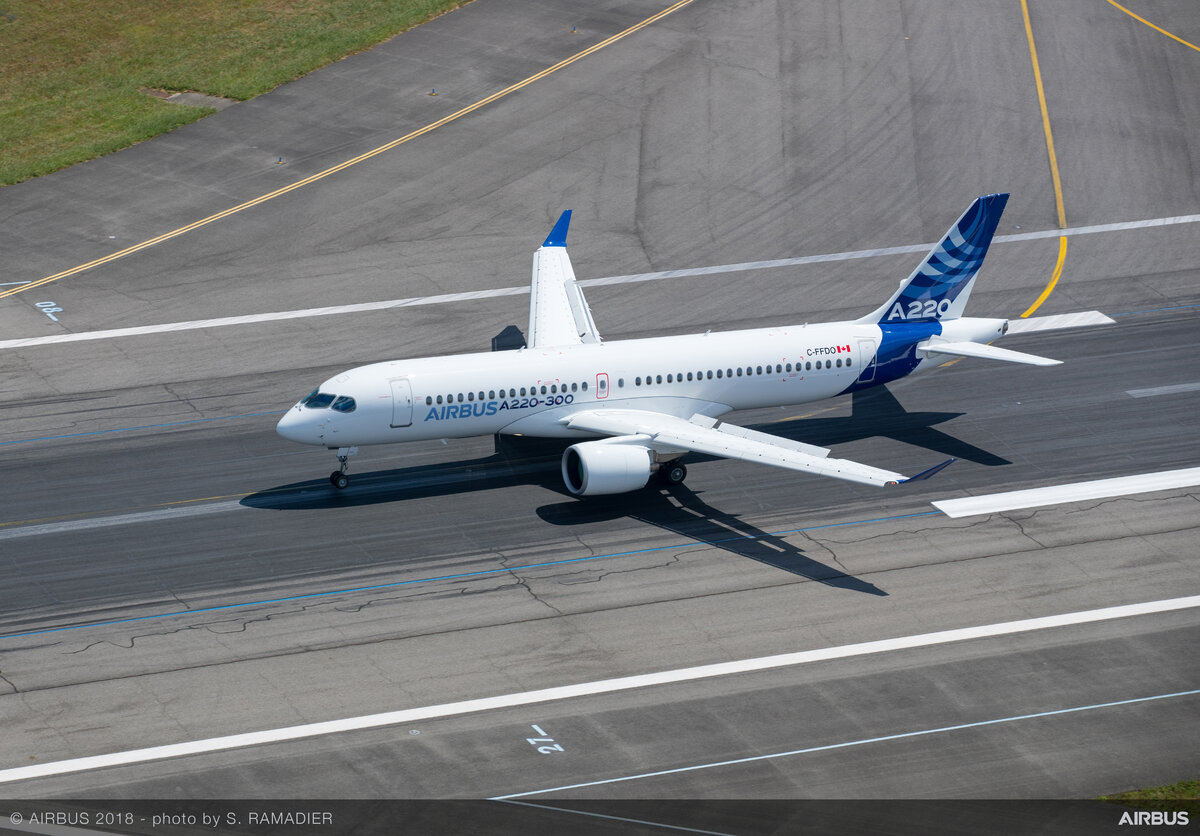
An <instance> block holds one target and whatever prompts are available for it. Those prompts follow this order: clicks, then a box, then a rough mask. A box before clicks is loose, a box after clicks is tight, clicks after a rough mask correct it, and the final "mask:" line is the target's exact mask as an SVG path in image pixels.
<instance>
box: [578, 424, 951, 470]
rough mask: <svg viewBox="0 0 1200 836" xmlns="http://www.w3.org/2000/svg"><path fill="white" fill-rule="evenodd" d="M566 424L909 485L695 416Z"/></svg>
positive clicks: (661, 446) (821, 451)
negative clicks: (687, 418)
mask: <svg viewBox="0 0 1200 836" xmlns="http://www.w3.org/2000/svg"><path fill="white" fill-rule="evenodd" d="M564 420H565V422H566V424H567V426H568V427H570V428H571V429H574V430H581V431H584V432H591V433H598V434H600V435H609V436H639V437H640V438H639V440H641V441H642V442H643V443H646V444H648V445H649V446H651V447H652V448H654V449H655V450H657V451H659V452H679V451H691V452H695V453H704V454H705V455H709V456H718V457H720V458H724V459H738V460H740V461H746V462H754V463H757V464H769V465H772V466H774V467H782V468H785V469H787V470H799V471H803V472H806V473H814V474H816V475H818V476H830V477H832V478H834V479H844V480H846V481H848V482H857V483H859V484H864V485H896V484H899V483H900V482H903V481H906V480H905V477H904V476H903V475H902V474H899V473H894V472H892V471H890V470H883V469H881V468H877V467H871V466H870V465H865V464H860V463H858V462H854V461H850V460H849V459H835V458H829V451H828V450H826V449H825V448H823V447H815V446H813V445H811V444H803V443H802V442H798V441H789V440H788V439H785V438H778V437H776V436H772V435H768V434H767V433H760V432H756V431H754V430H748V429H746V428H744V427H736V426H733V425H730V424H724V423H721V422H718V421H716V420H715V419H713V418H709V417H707V416H700V415H697V416H695V417H694V418H693V419H692V420H691V421H687V420H684V419H683V418H678V417H675V416H673V415H665V414H659V413H654V412H642V411H639V410H622V409H611V410H591V411H584V412H578V413H575V414H573V415H571V416H570V417H568V418H566V419H564ZM943 466H944V465H943ZM939 469H940V468H939ZM929 475H932V473H930V474H929Z"/></svg>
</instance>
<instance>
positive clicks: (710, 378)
mask: <svg viewBox="0 0 1200 836" xmlns="http://www.w3.org/2000/svg"><path fill="white" fill-rule="evenodd" d="M708 379H709V380H712V369H709V370H708Z"/></svg>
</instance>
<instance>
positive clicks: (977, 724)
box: [488, 688, 1200, 801]
mask: <svg viewBox="0 0 1200 836" xmlns="http://www.w3.org/2000/svg"><path fill="white" fill-rule="evenodd" d="M1197 694H1200V688H1198V689H1195V690H1192V691H1176V692H1174V693H1171V694H1154V695H1153V696H1149V697H1133V698H1132V699H1127V700H1115V701H1113V702H1104V703H1097V704H1095V705H1079V706H1074V707H1072V708H1059V709H1055V710H1053V711H1039V712H1037V713H1035V714H1019V715H1017V716H1015V717H997V718H995V719H992V720H979V721H976V722H974V723H959V724H957V725H953V726H941V727H940V728H935V729H920V730H918V731H910V732H900V733H898V734H885V735H881V736H880V737H868V738H863V739H861V740H847V741H844V742H842V743H828V744H825V745H824V746H809V747H808V748H806V749H792V750H791V751H788V752H772V753H771V754H767V755H752V756H750V757H746V758H733V759H731V760H725V761H715V762H713V763H700V764H692V765H691V766H680V767H676V768H675V769H660V770H658V771H657V772H642V773H640V774H637V775H622V776H619V777H616V778H602V779H600V780H597V781H585V782H582V783H578V784H566V785H564V786H560V787H546V788H543V789H540V790H529V791H526V792H516V793H510V794H509V795H497V796H493V797H492V798H490V799H488V800H489V801H508V800H509V799H513V798H527V797H529V796H531V795H544V794H546V793H552V792H565V791H566V790H578V789H583V788H584V787H598V786H603V785H604V784H619V783H624V782H626V781H640V780H642V779H645V778H659V777H662V776H664V775H679V774H681V773H684V772H697V771H699V770H702V769H717V768H719V767H722V766H737V765H739V764H744V763H755V762H756V761H768V760H777V759H779V758H790V757H795V756H797V755H809V754H812V753H814V752H828V751H831V750H834V749H847V748H849V747H851V746H865V745H867V744H870V743H886V742H887V741H890V740H904V739H907V738H912V737H923V736H925V735H928V734H942V733H945V732H952V731H962V730H964V729H978V728H983V727H985V726H998V725H1001V724H1004V723H1016V722H1019V721H1021V720H1036V719H1040V718H1043V717H1058V716H1062V715H1064V714H1078V713H1080V712H1083V711H1097V710H1099V709H1102V708H1116V707H1117V706H1122V705H1137V704H1139V703H1146V702H1155V701H1157V700H1169V699H1177V698H1179V697H1194V696H1196V695H1197Z"/></svg>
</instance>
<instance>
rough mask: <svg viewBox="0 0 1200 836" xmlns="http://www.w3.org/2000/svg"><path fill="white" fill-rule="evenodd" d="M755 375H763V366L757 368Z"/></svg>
mask: <svg viewBox="0 0 1200 836" xmlns="http://www.w3.org/2000/svg"><path fill="white" fill-rule="evenodd" d="M754 368H755V370H756V371H755V374H762V366H755V367H754Z"/></svg>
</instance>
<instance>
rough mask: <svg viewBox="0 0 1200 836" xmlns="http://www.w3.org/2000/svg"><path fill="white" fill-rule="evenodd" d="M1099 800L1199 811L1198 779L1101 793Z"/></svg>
mask: <svg viewBox="0 0 1200 836" xmlns="http://www.w3.org/2000/svg"><path fill="white" fill-rule="evenodd" d="M1100 800H1101V801H1112V802H1115V803H1118V804H1125V805H1128V806H1130V807H1146V808H1149V809H1167V810H1188V811H1192V812H1196V813H1200V781H1192V780H1187V781H1179V782H1177V783H1174V784H1168V785H1166V786H1165V787H1151V788H1150V789H1146V790H1130V791H1129V792H1122V793H1117V794H1116V795H1102V796H1100Z"/></svg>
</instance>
